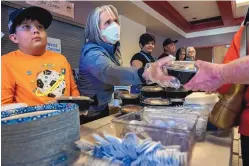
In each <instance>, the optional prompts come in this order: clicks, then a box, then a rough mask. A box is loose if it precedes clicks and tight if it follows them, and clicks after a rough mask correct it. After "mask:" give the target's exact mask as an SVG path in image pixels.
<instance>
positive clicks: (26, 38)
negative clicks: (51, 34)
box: [9, 20, 47, 52]
mask: <svg viewBox="0 0 249 166" xmlns="http://www.w3.org/2000/svg"><path fill="white" fill-rule="evenodd" d="M9 37H10V39H11V40H12V41H13V42H14V43H16V44H18V47H19V48H20V49H22V50H24V51H26V50H27V51H29V52H30V51H32V52H33V51H34V52H35V51H36V50H37V51H38V50H45V48H46V45H47V33H46V30H45V28H44V27H43V25H42V24H40V23H39V22H38V21H36V20H35V21H31V20H24V21H23V22H22V23H21V25H18V26H17V27H16V33H15V34H11V35H10V36H9Z"/></svg>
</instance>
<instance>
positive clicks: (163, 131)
mask: <svg viewBox="0 0 249 166" xmlns="http://www.w3.org/2000/svg"><path fill="white" fill-rule="evenodd" d="M143 112H144V111H140V112H136V113H129V114H126V115H123V116H120V117H118V118H116V119H114V120H113V121H112V122H113V123H114V125H115V131H116V136H118V137H120V138H122V137H124V136H125V135H126V134H127V133H131V132H132V133H135V134H136V135H137V136H138V137H139V138H141V139H147V138H151V139H152V140H153V141H160V142H161V143H162V144H163V145H165V146H170V145H180V147H181V149H180V151H181V152H186V153H187V155H188V161H190V159H191V154H192V149H193V146H194V144H195V129H196V123H197V119H198V117H199V116H198V115H194V114H192V115H188V116H186V115H183V116H181V117H180V116H179V115H174V114H171V115H168V116H161V115H159V114H151V115H148V116H144V114H143Z"/></svg>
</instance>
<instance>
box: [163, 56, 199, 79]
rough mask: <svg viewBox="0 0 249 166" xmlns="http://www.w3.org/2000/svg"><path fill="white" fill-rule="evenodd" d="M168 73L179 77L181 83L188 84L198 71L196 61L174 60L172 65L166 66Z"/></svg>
mask: <svg viewBox="0 0 249 166" xmlns="http://www.w3.org/2000/svg"><path fill="white" fill-rule="evenodd" d="M164 70H167V72H168V75H171V76H174V77H176V78H178V80H179V81H180V83H181V84H186V83H187V82H188V81H189V80H191V79H192V78H193V77H194V75H195V74H196V72H197V68H196V67H195V61H174V62H173V63H172V64H171V65H167V66H164Z"/></svg>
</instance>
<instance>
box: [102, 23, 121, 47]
mask: <svg viewBox="0 0 249 166" xmlns="http://www.w3.org/2000/svg"><path fill="white" fill-rule="evenodd" d="M101 34H102V36H104V37H105V38H106V40H107V41H108V42H109V43H111V44H116V43H117V42H118V41H119V40H120V26H119V25H118V24H117V23H116V22H113V23H111V24H110V25H109V26H108V27H107V28H106V29H103V30H101Z"/></svg>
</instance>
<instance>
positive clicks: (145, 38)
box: [130, 33, 156, 93]
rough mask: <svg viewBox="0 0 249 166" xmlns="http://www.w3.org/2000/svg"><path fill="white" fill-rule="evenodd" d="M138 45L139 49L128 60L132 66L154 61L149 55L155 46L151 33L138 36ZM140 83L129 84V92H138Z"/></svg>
mask: <svg viewBox="0 0 249 166" xmlns="http://www.w3.org/2000/svg"><path fill="white" fill-rule="evenodd" d="M139 47H140V48H141V51H140V52H138V53H136V54H135V55H134V56H133V57H132V58H131V61H130V64H131V66H132V67H136V68H138V69H139V68H141V67H145V65H146V63H151V62H155V61H156V59H155V58H154V57H153V56H152V55H151V52H152V51H153V49H154V47H155V37H154V36H153V35H151V34H148V33H145V34H142V35H141V36H140V38H139ZM140 87H141V85H133V86H131V93H140Z"/></svg>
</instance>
